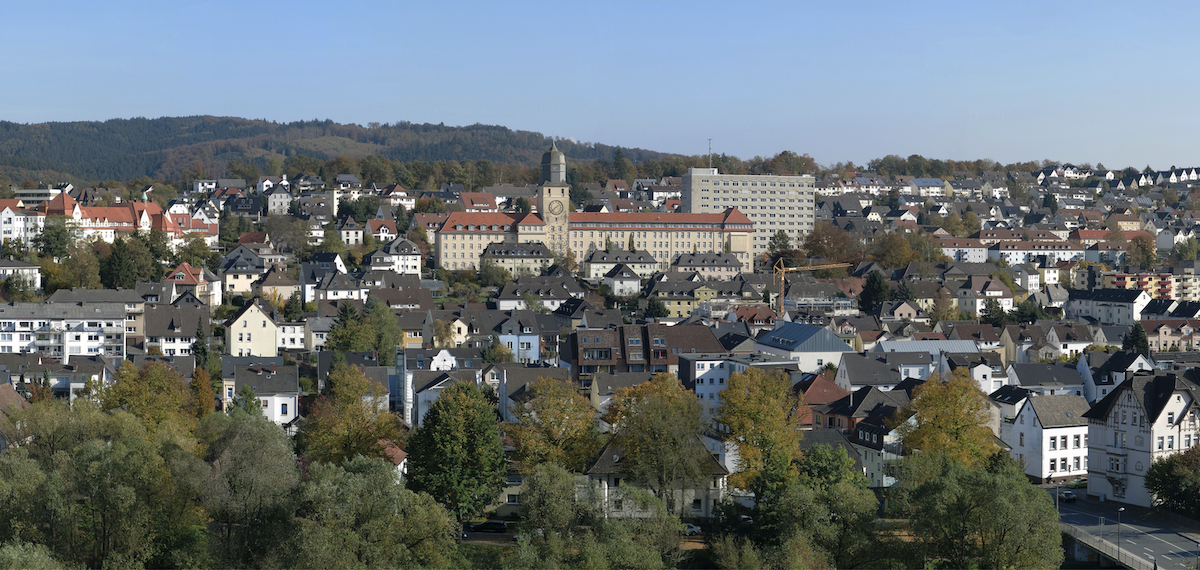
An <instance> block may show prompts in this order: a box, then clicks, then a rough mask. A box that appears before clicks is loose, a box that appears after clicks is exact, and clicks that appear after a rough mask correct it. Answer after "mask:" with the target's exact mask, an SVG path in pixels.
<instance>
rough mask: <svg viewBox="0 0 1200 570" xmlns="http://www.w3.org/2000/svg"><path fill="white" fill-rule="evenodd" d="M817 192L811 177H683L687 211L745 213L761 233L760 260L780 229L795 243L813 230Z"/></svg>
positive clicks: (708, 171) (706, 172)
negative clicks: (814, 193) (814, 195)
mask: <svg viewBox="0 0 1200 570" xmlns="http://www.w3.org/2000/svg"><path fill="white" fill-rule="evenodd" d="M815 189H816V179H815V178H813V177H812V176H809V175H807V174H803V175H773V174H760V175H750V174H720V173H719V172H717V169H715V168H689V169H688V171H687V174H685V175H684V176H683V211H684V212H686V213H698V214H700V213H715V212H724V211H726V210H728V209H730V208H737V209H739V210H741V211H743V212H744V213H745V214H746V216H748V218H749V219H750V220H751V222H752V223H753V224H755V225H756V226H757V228H758V229H759V230H760V231H759V232H758V233H757V234H756V235H755V236H754V238H753V239H754V241H753V249H752V253H753V255H754V256H756V257H757V256H759V255H761V254H762V253H763V252H765V251H767V242H768V241H770V239H771V236H773V235H775V233H776V232H777V231H779V230H783V231H784V232H787V234H788V237H789V238H791V240H792V242H793V243H796V242H797V241H799V240H801V239H803V237H804V236H805V235H807V234H808V232H811V231H812V229H813V221H814V216H815V214H816V207H815V206H816V205H815V203H814V201H813V192H814V191H815ZM639 247H640V246H639ZM702 251H703V250H702ZM713 251H720V250H719V249H718V250H713Z"/></svg>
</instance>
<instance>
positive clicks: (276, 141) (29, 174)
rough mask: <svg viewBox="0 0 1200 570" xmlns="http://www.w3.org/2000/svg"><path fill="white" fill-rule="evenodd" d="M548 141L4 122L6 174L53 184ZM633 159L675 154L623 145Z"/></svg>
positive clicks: (361, 130)
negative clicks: (237, 164)
mask: <svg viewBox="0 0 1200 570" xmlns="http://www.w3.org/2000/svg"><path fill="white" fill-rule="evenodd" d="M549 143H550V139H549V138H548V137H546V136H545V135H543V134H541V133H536V132H530V131H514V130H512V129H509V128H506V127H501V126H492V125H470V126H466V127H448V126H446V125H444V124H437V125H432V124H428V123H427V124H420V125H418V124H414V123H408V122H400V123H395V124H379V123H370V124H369V125H368V126H367V127H363V126H359V125H355V124H349V125H343V124H339V123H335V122H333V121H330V120H325V121H316V120H314V121H298V122H292V123H276V122H271V121H265V120H250V119H241V118H237V117H212V116H195V117H162V118H158V119H146V118H134V119H112V120H109V121H103V122H98V121H79V122H69V123H39V124H20V123H12V122H7V121H0V173H3V174H4V175H5V176H6V177H7V178H8V180H10V181H14V182H20V181H21V180H25V179H33V180H42V181H45V182H58V181H70V182H75V183H86V182H89V181H104V180H122V181H123V180H130V179H134V178H138V177H143V176H148V177H151V178H154V179H157V180H174V179H177V178H180V177H181V175H182V174H183V173H184V172H185V171H186V170H188V169H194V168H195V167H196V166H197V165H198V166H200V167H201V169H202V170H203V171H204V172H208V173H220V172H224V171H225V169H226V165H228V164H229V163H230V162H231V161H235V160H240V161H245V162H249V163H252V164H256V165H258V166H259V167H260V168H263V167H265V166H266V164H267V160H268V158H269V157H271V156H277V157H280V158H288V157H292V156H297V155H300V154H304V155H308V156H310V157H313V158H317V159H321V160H329V159H332V158H334V157H337V156H340V155H349V156H352V157H356V158H361V157H364V156H367V155H371V154H377V155H379V156H382V157H385V158H390V159H392V160H396V161H400V162H408V161H417V160H420V161H427V162H433V161H438V160H490V161H493V162H496V163H500V164H521V165H525V166H535V165H537V164H538V162H539V161H540V160H541V156H542V153H543V152H545V149H546V147H547V146H548V145H549ZM558 148H559V149H560V150H562V151H563V152H564V153H565V154H566V155H567V156H568V157H569V158H570V159H571V160H572V161H580V162H584V161H586V162H590V161H593V160H595V159H601V160H612V157H613V155H614V153H615V151H616V148H617V147H613V146H608V145H604V144H600V143H578V142H574V141H570V140H558ZM622 150H623V152H624V153H625V156H626V157H627V158H629V159H630V160H631V161H633V162H634V163H635V164H636V163H640V162H642V161H645V160H649V159H656V160H657V159H662V158H664V157H668V156H673V155H670V154H667V153H660V152H654V151H648V150H643V149H637V148H633V149H630V148H623V149H622Z"/></svg>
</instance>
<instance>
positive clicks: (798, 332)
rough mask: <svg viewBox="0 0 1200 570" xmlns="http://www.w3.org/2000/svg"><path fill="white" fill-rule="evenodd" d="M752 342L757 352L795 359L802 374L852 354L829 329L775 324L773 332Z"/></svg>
mask: <svg viewBox="0 0 1200 570" xmlns="http://www.w3.org/2000/svg"><path fill="white" fill-rule="evenodd" d="M755 341H756V348H757V350H759V351H761V352H765V353H769V354H775V355H778V356H784V357H787V358H790V359H792V360H795V361H797V362H799V363H800V370H801V371H804V372H816V371H819V370H821V369H822V368H824V367H825V366H827V365H830V364H834V363H836V362H840V361H841V359H842V355H843V354H845V353H847V352H854V349H852V348H851V347H850V345H848V344H846V342H845V341H844V340H842V339H840V338H838V337H837V336H836V335H834V334H833V333H832V332H830V331H829V330H828V329H825V328H823V327H817V326H813V325H805V324H800V323H793V322H780V321H776V322H775V328H774V329H773V330H769V331H763V332H762V333H759V335H758V337H757V338H756V339H755Z"/></svg>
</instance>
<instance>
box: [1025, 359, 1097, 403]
mask: <svg viewBox="0 0 1200 570" xmlns="http://www.w3.org/2000/svg"><path fill="white" fill-rule="evenodd" d="M1007 376H1008V382H1007V383H1008V384H1011V385H1013V386H1020V387H1022V388H1024V389H1026V390H1028V391H1029V393H1030V396H1060V395H1063V394H1069V395H1074V396H1083V388H1084V382H1083V376H1082V375H1080V374H1079V371H1078V370H1076V369H1075V366H1074V365H1072V364H1069V363H1065V364H1058V363H1043V362H1030V363H1023V364H1022V363H1012V364H1009V365H1008V372H1007Z"/></svg>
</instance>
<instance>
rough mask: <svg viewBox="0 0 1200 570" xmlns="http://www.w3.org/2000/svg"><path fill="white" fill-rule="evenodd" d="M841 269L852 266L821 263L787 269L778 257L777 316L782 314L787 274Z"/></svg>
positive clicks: (776, 274) (776, 272) (776, 265)
mask: <svg viewBox="0 0 1200 570" xmlns="http://www.w3.org/2000/svg"><path fill="white" fill-rule="evenodd" d="M843 267H854V266H853V265H851V264H849V263H822V264H820V265H805V266H801V267H787V266H785V265H784V264H783V258H782V257H780V258H779V259H778V260H777V261H776V262H775V283H776V284H777V285H778V286H779V293H778V294H777V297H778V299H779V301H778V306H779V308H778V309H777V311H778V312H779V314H780V315H782V314H783V294H784V289H783V282H784V277H786V276H787V274H788V273H793V272H796V271H817V270H820V269H841V268H843Z"/></svg>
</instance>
